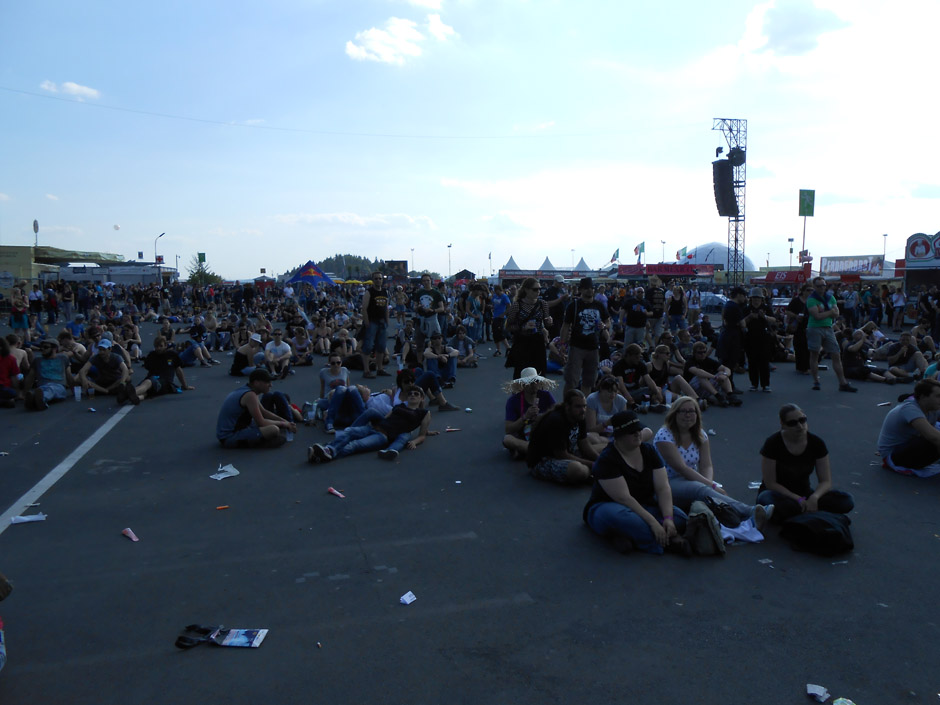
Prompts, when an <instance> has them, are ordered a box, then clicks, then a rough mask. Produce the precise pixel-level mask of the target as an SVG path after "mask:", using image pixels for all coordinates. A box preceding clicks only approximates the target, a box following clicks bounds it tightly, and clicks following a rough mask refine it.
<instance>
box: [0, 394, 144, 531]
mask: <svg viewBox="0 0 940 705" xmlns="http://www.w3.org/2000/svg"><path fill="white" fill-rule="evenodd" d="M133 408H134V407H133V406H125V407H124V408H122V409H121V410H120V411H118V412H117V413H116V414H115V415H114V416H112V417H111V418H110V419H108V420H107V421H106V422H105V423H104V424H103V425H102V426H101V428H99V429H98V430H97V431H95V432H94V433H93V434H91V435H90V436H89V437H88V438H86V439H85V441H84V442H83V443H82V444H81V445H80V446H79V447H78V448H76V449H75V450H73V451H72V452H71V453H70V454H69V455H68V457H67V458H66V459H65V460H63V461H62V462H61V463H59V464H58V465H56V466H55V467H54V468H52V470H50V471H49V473H48V474H47V475H46V476H45V477H44V478H42V479H41V480H40V481H39V482H37V483H36V485H35V486H34V487H33V488H32V489H31V490H30V491H29V492H27V493H26V494H24V495H23V496H22V497H20V498H19V499H18V500H17V501H16V502H14V504H13V506H11V507H10V508H9V509H7V510H6V511H5V512H4V513H3V514H0V534H2V533H3V532H4V531H6V530H7V529H9V528H10V526H11V524H10V519H12V518H13V517H15V516H19V515H20V514H22V513H23V510H25V509H26V508H27V507H28V506H29V505H30V504H32V503H33V502H35V501H37V500H38V499H39V498H40V497H42V496H43V495H44V494H45V493H46V492H47V491H48V490H49V488H50V487H52V486H53V485H54V484H55V483H57V482H58V481H59V480H61V479H62V478H63V477H64V476H65V473H67V472H68V471H69V470H71V469H72V467H73V466H74V465H75V463H77V462H78V461H79V460H81V459H82V458H83V457H84V456H85V454H86V453H87V452H88V451H90V450H91V449H92V448H94V447H95V445H96V444H97V443H98V441H100V440H101V439H102V438H104V437H105V436H106V435H107V434H108V431H110V430H111V429H112V428H114V427H115V426H116V425H117V424H118V422H119V421H120V420H121V419H123V418H124V417H125V416H127V415H128V414H129V413H130V411H131V409H133Z"/></svg>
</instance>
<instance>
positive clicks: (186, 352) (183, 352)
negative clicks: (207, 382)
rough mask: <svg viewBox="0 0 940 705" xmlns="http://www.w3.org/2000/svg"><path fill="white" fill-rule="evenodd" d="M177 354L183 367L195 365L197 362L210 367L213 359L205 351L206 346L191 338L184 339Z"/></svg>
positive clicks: (201, 365)
mask: <svg viewBox="0 0 940 705" xmlns="http://www.w3.org/2000/svg"><path fill="white" fill-rule="evenodd" d="M178 354H179V356H180V361H181V362H182V363H183V367H195V366H196V363H197V362H198V363H199V366H200V367H212V363H213V360H212V358H211V357H209V353H208V352H206V347H205V346H204V345H198V344H197V343H195V342H194V341H192V340H184V341H183V342H182V344H181V345H180V346H179V351H178Z"/></svg>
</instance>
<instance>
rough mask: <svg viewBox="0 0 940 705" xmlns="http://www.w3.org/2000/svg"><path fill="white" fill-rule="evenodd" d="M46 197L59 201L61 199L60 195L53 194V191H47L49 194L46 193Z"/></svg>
mask: <svg viewBox="0 0 940 705" xmlns="http://www.w3.org/2000/svg"><path fill="white" fill-rule="evenodd" d="M46 198H48V199H49V200H50V201H58V200H59V197H58V196H54V195H52V194H51V193H47V194H46Z"/></svg>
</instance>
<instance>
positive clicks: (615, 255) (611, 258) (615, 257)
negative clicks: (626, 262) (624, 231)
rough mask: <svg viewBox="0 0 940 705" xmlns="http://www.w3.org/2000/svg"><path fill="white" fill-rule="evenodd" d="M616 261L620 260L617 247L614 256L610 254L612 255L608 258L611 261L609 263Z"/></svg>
mask: <svg viewBox="0 0 940 705" xmlns="http://www.w3.org/2000/svg"><path fill="white" fill-rule="evenodd" d="M618 259H620V248H619V247H618V248H617V249H616V250H614V254H612V255H611V256H610V261H611V262H616V261H617V260H618Z"/></svg>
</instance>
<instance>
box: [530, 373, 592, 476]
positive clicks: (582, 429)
mask: <svg viewBox="0 0 940 705" xmlns="http://www.w3.org/2000/svg"><path fill="white" fill-rule="evenodd" d="M586 411H587V400H586V399H585V397H584V394H582V393H581V390H580V389H572V390H570V391H568V392H565V398H564V403H563V404H560V405H559V406H556V407H555V409H554V410H552V411H550V412H548V413H547V414H545V415H544V416H542V417H541V418H540V419H539V420H538V422H536V424H535V426H533V427H532V433H531V434H530V436H529V448H528V451H527V452H526V464H527V465H528V466H529V474H530V475H532V477H535V478H538V479H540V480H549V481H551V482H558V483H561V484H578V483H581V482H587V481H588V480H590V478H591V463H592V462H593V461H594V460H595V459H596V458H597V453H596V452H595V451H594V449H593V448H592V447H591V444H590V442H589V441H588V439H587V428H586V426H585V423H584V415H585V412H586Z"/></svg>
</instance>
